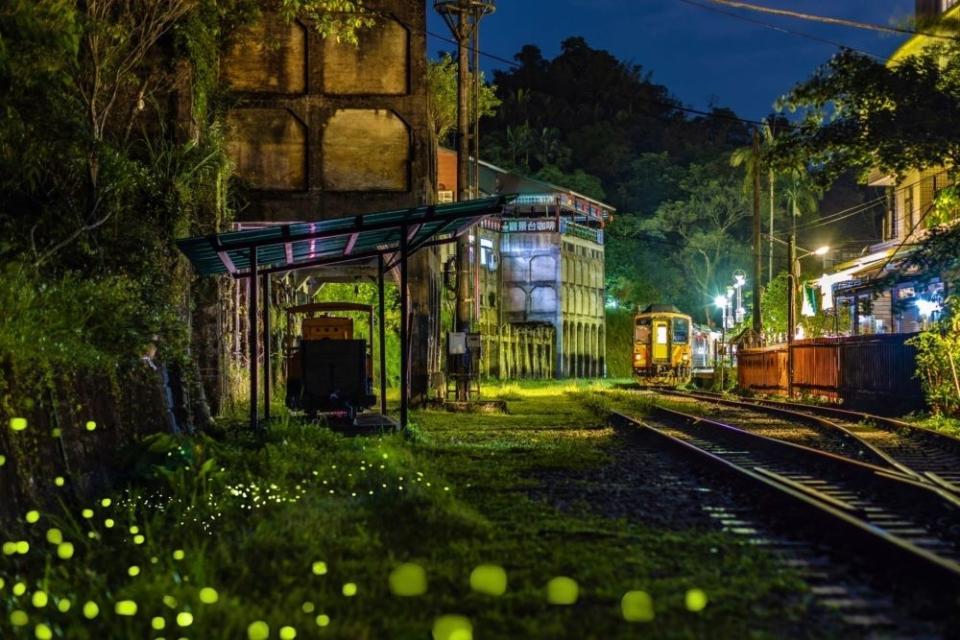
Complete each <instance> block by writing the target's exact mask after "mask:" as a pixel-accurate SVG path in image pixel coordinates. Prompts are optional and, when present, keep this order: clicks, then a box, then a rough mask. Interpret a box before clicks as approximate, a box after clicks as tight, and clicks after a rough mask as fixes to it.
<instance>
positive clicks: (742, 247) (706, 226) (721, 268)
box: [643, 165, 750, 322]
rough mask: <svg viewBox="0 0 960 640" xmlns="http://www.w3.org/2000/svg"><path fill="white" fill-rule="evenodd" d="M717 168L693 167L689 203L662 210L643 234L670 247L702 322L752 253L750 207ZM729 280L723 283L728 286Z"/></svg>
mask: <svg viewBox="0 0 960 640" xmlns="http://www.w3.org/2000/svg"><path fill="white" fill-rule="evenodd" d="M717 169H718V167H709V166H702V165H691V167H690V169H689V172H688V175H687V177H686V178H684V180H682V181H681V188H682V189H683V191H684V195H685V197H684V198H683V199H681V200H674V201H671V202H667V203H665V204H663V205H661V206H660V207H659V208H658V209H657V212H656V214H655V215H654V217H653V218H652V219H650V220H649V221H647V223H646V224H645V225H643V228H644V229H645V230H646V231H647V232H649V233H651V234H653V235H654V236H656V237H658V238H661V239H662V240H663V241H665V242H672V244H673V246H672V247H671V255H672V256H673V257H674V260H675V261H676V263H677V264H679V265H680V266H681V268H682V269H683V271H684V273H685V274H686V275H687V278H688V279H689V284H690V285H692V286H693V288H694V290H695V291H696V293H697V294H698V297H699V300H700V304H699V305H698V306H699V307H701V308H702V309H703V310H704V319H705V321H706V322H709V321H710V301H712V300H713V297H714V296H715V295H716V293H717V292H718V291H720V290H721V288H722V286H723V285H722V282H721V278H720V276H721V275H723V276H728V275H729V274H728V273H725V272H726V271H729V272H730V273H732V271H733V269H734V268H735V266H734V262H736V260H737V259H739V260H741V261H742V260H744V259H745V258H746V256H747V255H749V251H748V250H747V246H746V244H745V243H744V241H743V237H744V234H745V232H746V230H745V228H744V226H745V225H744V224H743V223H744V221H745V220H746V219H747V218H748V217H749V211H750V205H749V202H748V201H747V198H746V197H745V195H744V193H743V189H742V188H741V186H740V184H739V180H738V179H737V177H736V176H735V175H731V174H730V173H729V172H727V173H726V174H723V173H720V172H719V171H718V170H717ZM726 280H727V278H726V277H724V278H722V281H723V282H726Z"/></svg>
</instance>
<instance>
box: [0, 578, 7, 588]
mask: <svg viewBox="0 0 960 640" xmlns="http://www.w3.org/2000/svg"><path fill="white" fill-rule="evenodd" d="M6 584H7V583H6V582H5V581H4V579H3V578H0V589H3V587H4V585H6Z"/></svg>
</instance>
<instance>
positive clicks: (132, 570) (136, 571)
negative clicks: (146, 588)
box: [127, 565, 140, 578]
mask: <svg viewBox="0 0 960 640" xmlns="http://www.w3.org/2000/svg"><path fill="white" fill-rule="evenodd" d="M127 575H129V576H130V577H131V578H135V577H137V576H138V575H140V567H138V566H137V565H133V566H131V567H130V568H129V569H127Z"/></svg>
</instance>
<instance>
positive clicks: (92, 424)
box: [87, 420, 97, 431]
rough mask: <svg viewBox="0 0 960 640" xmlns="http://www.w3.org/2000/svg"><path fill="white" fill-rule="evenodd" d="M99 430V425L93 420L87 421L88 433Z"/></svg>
mask: <svg viewBox="0 0 960 640" xmlns="http://www.w3.org/2000/svg"><path fill="white" fill-rule="evenodd" d="M96 428H97V423H96V422H94V421H93V420H87V431H93V430H94V429H96Z"/></svg>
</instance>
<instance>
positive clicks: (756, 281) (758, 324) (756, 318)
mask: <svg viewBox="0 0 960 640" xmlns="http://www.w3.org/2000/svg"><path fill="white" fill-rule="evenodd" d="M753 162H754V166H753V332H754V334H755V339H756V340H757V341H758V342H760V341H762V336H763V320H762V319H761V316H760V294H761V291H762V290H761V287H760V278H761V277H762V274H763V257H762V253H763V252H762V248H761V238H760V131H759V130H757V129H754V130H753Z"/></svg>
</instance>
